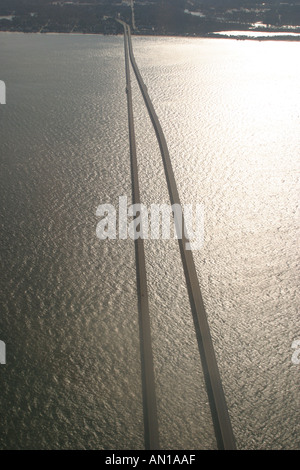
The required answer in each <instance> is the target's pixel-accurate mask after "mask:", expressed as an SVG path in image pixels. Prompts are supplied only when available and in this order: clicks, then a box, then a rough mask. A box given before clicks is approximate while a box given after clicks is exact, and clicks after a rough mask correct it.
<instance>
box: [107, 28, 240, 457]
mask: <svg viewBox="0 0 300 470" xmlns="http://www.w3.org/2000/svg"><path fill="white" fill-rule="evenodd" d="M116 21H118V22H119V23H121V24H122V25H123V28H124V50H125V71H126V92H127V107H128V125H129V141H130V156H131V170H132V185H133V203H134V204H136V203H140V192H139V181H138V166H137V158H136V144H135V133H134V117H133V107H132V92H131V79H130V64H129V62H130V63H131V66H132V69H133V71H134V74H135V77H136V79H137V82H138V85H139V88H140V91H141V93H142V96H143V99H144V102H145V105H146V108H147V110H148V113H149V116H150V119H151V122H152V125H153V127H154V130H155V133H156V137H157V141H158V144H159V148H160V152H161V156H162V161H163V165H164V170H165V176H166V181H167V185H168V190H169V197H170V201H171V204H172V205H173V204H180V197H179V192H178V189H177V184H176V180H175V176H174V172H173V168H172V164H171V159H170V155H169V150H168V146H167V142H166V139H165V136H164V133H163V130H162V127H161V125H160V122H159V119H158V117H157V114H156V112H155V110H154V107H153V104H152V102H151V99H150V97H149V94H148V90H147V87H146V85H145V83H144V81H143V79H142V76H141V73H140V71H139V68H138V66H137V63H136V61H135V57H134V53H133V48H132V41H131V31H130V27H129V25H127V24H126V23H125V22H124V21H121V20H120V19H118V20H116ZM180 205H181V204H180ZM176 217H177V215H176V213H174V219H175V220H174V221H175V225H176V224H177V226H178V224H182V231H181V233H182V237H181V238H178V243H179V248H180V254H181V260H182V264H183V268H184V273H185V278H186V285H187V290H188V294H189V300H190V305H191V313H192V316H193V321H194V326H195V331H196V336H197V342H198V348H199V353H200V359H201V363H202V368H203V372H204V377H205V382H206V388H207V393H208V397H209V402H210V409H211V414H212V420H213V424H214V430H215V435H216V440H217V445H218V448H219V449H224V450H234V449H236V444H235V438H234V434H233V430H232V426H231V421H230V416H229V412H228V408H227V404H226V399H225V394H224V390H223V386H222V382H221V377H220V372H219V369H218V364H217V360H216V355H215V351H214V346H213V342H212V337H211V333H210V328H209V324H208V320H207V315H206V311H205V306H204V302H203V298H202V294H201V290H200V285H199V280H198V276H197V271H196V267H195V262H194V258H193V254H192V251H191V250H189V249H187V246H189V240H188V238H187V237H186V233H187V232H186V230H185V221H184V216H182V219H181V220H177V221H176ZM135 242H136V265H137V288H138V297H139V312H140V313H139V314H140V336H141V358H142V370H143V401H144V428H145V446H146V448H147V449H158V448H159V430H158V420H157V409H156V396H155V380H154V370H153V354H152V346H151V332H150V318H149V305H148V291H147V277H146V266H145V253H144V244H143V240H142V239H140V238H139V239H137V240H136V241H135Z"/></svg>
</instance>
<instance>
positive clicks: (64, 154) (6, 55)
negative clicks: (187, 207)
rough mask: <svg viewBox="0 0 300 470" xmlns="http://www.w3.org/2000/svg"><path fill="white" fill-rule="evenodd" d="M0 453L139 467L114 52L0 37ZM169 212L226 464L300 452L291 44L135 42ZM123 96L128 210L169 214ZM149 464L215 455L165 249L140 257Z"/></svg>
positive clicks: (137, 385)
mask: <svg viewBox="0 0 300 470" xmlns="http://www.w3.org/2000/svg"><path fill="white" fill-rule="evenodd" d="M0 42H1V49H0V63H1V72H0V73H1V76H0V79H1V80H4V81H5V83H6V86H7V104H6V105H1V107H0V123H1V128H0V133H1V139H0V149H1V229H2V234H1V235H2V243H1V255H2V280H1V317H0V340H2V341H5V343H6V347H7V364H6V365H2V366H1V369H0V373H1V401H0V412H1V424H0V447H1V448H2V449H50V448H53V449H63V448H65V449H71V448H73V449H143V447H144V437H143V409H142V386H141V371H140V346H139V325H138V310H137V292H136V277H135V276H136V275H135V252H134V244H133V241H132V240H115V241H111V240H106V241H100V240H99V239H97V237H96V231H95V230H96V225H97V222H98V218H97V217H96V209H97V207H98V205H99V204H101V203H106V202H109V203H112V204H115V205H117V204H118V197H119V196H121V195H126V196H127V197H128V200H129V201H130V200H131V175H130V160H129V144H128V127H127V107H126V93H125V72H124V52H123V38H122V37H101V36H83V35H23V34H10V33H0ZM133 47H134V51H135V55H136V60H137V63H138V65H139V66H140V70H141V73H142V75H143V77H144V80H145V82H146V84H147V87H148V91H149V94H150V97H151V98H152V100H153V103H154V106H155V109H156V111H157V114H158V116H159V118H160V120H161V125H162V127H163V130H164V132H165V135H166V139H167V142H168V145H169V150H170V155H171V159H172V163H173V168H174V172H175V176H176V180H177V184H178V187H179V191H180V196H181V199H182V202H183V203H202V204H204V207H205V240H204V246H203V248H202V249H201V250H199V251H196V252H194V258H195V262H196V266H197V270H198V274H199V280H200V284H201V288H202V293H203V297H204V301H205V305H206V309H207V315H208V319H209V324H210V326H211V331H212V337H213V342H214V345H215V349H216V355H217V359H218V364H219V367H220V372H221V376H222V380H223V386H224V390H225V394H226V399H227V404H228V408H229V413H230V416H231V419H232V425H233V429H234V433H235V436H236V441H237V446H238V448H240V449H284V448H285V449H299V448H300V429H299V422H300V419H299V402H300V392H299V385H300V384H299V365H296V364H293V363H292V360H291V358H292V354H293V349H292V348H291V344H292V342H293V341H294V340H295V339H300V326H299V312H298V311H297V305H299V298H298V297H297V285H298V283H299V268H298V265H299V259H298V249H297V248H298V247H297V240H299V206H298V201H299V157H300V133H299V127H300V111H299V110H300V87H299V83H300V65H299V61H298V60H297V57H298V56H299V47H300V46H299V44H297V43H289V42H284V43H280V42H253V41H242V42H240V41H234V40H222V39H180V38H176V39H175V38H142V37H139V38H133ZM132 79H133V84H132V85H133V94H134V112H135V126H136V137H137V147H138V163H139V172H140V183H141V193H142V198H143V202H144V203H145V204H147V205H148V206H149V205H150V204H151V203H163V202H168V201H169V200H168V192H167V187H166V183H165V178H164V171H163V166H162V162H161V157H160V153H159V148H158V145H157V143H156V140H155V135H154V132H153V130H152V128H151V123H150V120H149V118H148V115H147V112H146V109H145V107H144V104H143V101H142V98H141V96H140V93H139V90H138V87H137V84H136V83H135V81H134V77H133V76H132ZM145 246H146V258H147V275H148V279H149V296H150V313H151V323H152V337H153V351H154V362H155V377H156V384H157V401H158V403H157V405H158V416H159V430H160V441H161V447H162V448H164V449H214V448H216V441H215V436H214V430H213V425H212V421H211V416H210V409H209V404H208V397H207V393H206V389H205V384H204V380H203V373H202V370H201V365H200V360H199V352H198V348H197V342H196V337H195V332H194V325H193V320H192V317H191V313H190V307H189V301H188V295H187V290H186V286H185V278H184V274H183V270H182V266H181V261H180V256H179V250H178V246H177V242H176V241H174V240H169V241H168V240H148V241H146V243H145Z"/></svg>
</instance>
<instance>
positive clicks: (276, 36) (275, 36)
mask: <svg viewBox="0 0 300 470" xmlns="http://www.w3.org/2000/svg"><path fill="white" fill-rule="evenodd" d="M237 32H238V31H235V33H237ZM249 32H252V33H253V32H254V31H253V30H252V31H249ZM257 32H259V33H260V32H261V31H257ZM1 33H6V34H25V35H30V34H37V35H38V34H40V35H44V36H46V35H48V36H51V35H52V36H56V35H64V36H101V37H116V36H118V37H123V35H122V34H104V33H90V32H89V33H84V32H68V33H66V32H59V31H47V32H40V31H11V30H3V31H2V30H0V34H1ZM222 33H223V31H222V32H220V33H219V32H218V31H216V32H211V33H205V34H201V35H198V36H196V35H194V34H191V35H188V34H186V35H181V34H144V33H141V34H132V36H133V37H143V38H148V37H153V38H181V39H184V38H186V39H233V40H236V41H285V42H286V41H290V42H299V41H300V33H292V34H289V33H285V32H283V31H278V32H274V31H272V32H271V31H268V32H267V31H266V33H267V35H266V36H247V35H246V34H245V33H246V31H245V30H241V31H240V33H241V34H240V35H239V34H234V35H230V34H229V33H230V31H229V32H228V33H227V32H226V33H224V34H222ZM268 33H271V35H270V36H268Z"/></svg>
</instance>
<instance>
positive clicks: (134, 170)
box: [124, 26, 159, 450]
mask: <svg viewBox="0 0 300 470" xmlns="http://www.w3.org/2000/svg"><path fill="white" fill-rule="evenodd" d="M125 28H126V27H125V26H124V30H125ZM124 50H125V71H126V93H127V109H128V126H129V145H130V158H131V175H132V190H133V191H132V192H133V203H134V204H140V203H141V198H140V189H139V179H138V166H137V157H136V142H135V132H134V120H133V106H132V91H131V80H130V68H129V56H128V37H127V34H124ZM140 229H141V230H142V229H143V228H142V226H141V228H140ZM135 256H136V273H137V292H138V301H139V327H140V342H141V366H142V386H143V410H144V430H145V431H144V433H145V447H146V449H147V450H155V449H156V450H157V449H159V435H158V422H157V407H156V395H155V379H154V366H153V353H152V344H151V325H150V315H149V302H148V288H147V276H146V261H145V249H144V240H143V239H142V238H138V239H137V240H135Z"/></svg>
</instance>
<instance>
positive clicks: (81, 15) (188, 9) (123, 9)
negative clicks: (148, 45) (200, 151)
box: [0, 0, 300, 40]
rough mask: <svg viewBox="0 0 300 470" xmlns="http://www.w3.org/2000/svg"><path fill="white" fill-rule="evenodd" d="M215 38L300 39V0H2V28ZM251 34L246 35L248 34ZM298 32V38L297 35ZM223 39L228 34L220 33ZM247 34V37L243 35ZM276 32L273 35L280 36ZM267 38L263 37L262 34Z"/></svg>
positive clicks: (44, 31)
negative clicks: (256, 34) (233, 34)
mask: <svg viewBox="0 0 300 470" xmlns="http://www.w3.org/2000/svg"><path fill="white" fill-rule="evenodd" d="M114 18H120V19H122V20H124V21H126V22H127V23H129V24H130V25H131V26H132V28H133V32H134V34H140V35H159V36H163V35H167V36H196V37H203V36H204V37H210V36H213V33H215V32H226V31H231V30H233V31H243V32H245V31H251V32H253V31H261V32H273V33H274V32H276V33H282V32H285V33H292V34H291V36H288V38H289V39H293V40H299V39H300V36H296V35H295V33H300V0H298V1H285V2H280V1H278V0H265V1H258V0H134V1H133V0H123V1H122V0H74V1H64V0H56V1H49V0H1V2H0V31H18V32H24V33H37V32H40V33H54V32H55V33H92V34H122V32H123V30H122V27H121V25H120V24H119V23H117V22H116V21H115V20H114ZM243 34H245V33H243ZM293 34H294V36H293ZM218 37H226V36H225V35H223V34H222V35H220V34H219V35H218ZM241 38H242V35H241ZM277 38H279V36H278V37H277V36H275V37H273V38H272V39H277ZM260 39H261V36H260Z"/></svg>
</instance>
